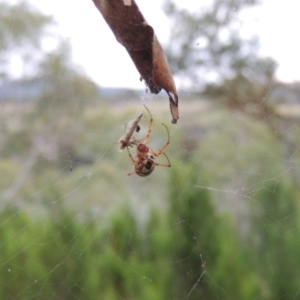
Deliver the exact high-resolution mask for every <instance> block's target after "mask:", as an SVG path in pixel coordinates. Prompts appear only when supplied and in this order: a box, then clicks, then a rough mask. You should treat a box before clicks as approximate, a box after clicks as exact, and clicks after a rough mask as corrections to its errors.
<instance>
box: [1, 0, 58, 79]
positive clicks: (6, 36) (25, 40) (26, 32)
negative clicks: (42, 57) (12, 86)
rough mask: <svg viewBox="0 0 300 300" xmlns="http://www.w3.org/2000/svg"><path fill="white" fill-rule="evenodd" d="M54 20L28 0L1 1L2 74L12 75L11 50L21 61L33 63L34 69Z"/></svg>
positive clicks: (4, 76)
mask: <svg viewBox="0 0 300 300" xmlns="http://www.w3.org/2000/svg"><path fill="white" fill-rule="evenodd" d="M12 20H13V22H12ZM52 24H53V20H52V19H51V17H49V16H45V15H43V14H41V13H40V12H39V11H37V10H36V9H34V8H33V7H31V6H30V5H29V4H28V3H27V2H25V1H20V2H17V3H16V4H14V5H12V4H9V3H8V2H6V1H1V3H0V66H1V67H0V78H4V79H8V78H10V77H11V74H10V70H9V62H10V56H11V54H12V53H14V55H16V54H19V55H20V57H21V59H22V61H24V62H25V61H26V63H30V64H31V71H32V70H33V69H34V68H33V66H34V63H36V60H37V59H36V58H37V57H39V54H40V51H41V49H42V39H41V37H42V36H44V35H45V34H47V30H48V29H49V27H50V26H51V25H52Z"/></svg>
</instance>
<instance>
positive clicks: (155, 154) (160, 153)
mask: <svg viewBox="0 0 300 300" xmlns="http://www.w3.org/2000/svg"><path fill="white" fill-rule="evenodd" d="M162 125H163V126H165V127H166V129H167V133H168V141H167V143H166V144H165V145H164V147H163V148H162V149H161V150H159V152H158V153H155V152H154V151H153V150H152V149H149V151H150V152H151V153H152V154H153V155H154V156H155V157H158V156H160V155H162V154H164V152H165V150H166V149H167V148H168V147H169V145H170V133H169V129H168V127H167V126H166V125H165V124H162Z"/></svg>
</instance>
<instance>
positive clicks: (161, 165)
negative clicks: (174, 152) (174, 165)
mask: <svg viewBox="0 0 300 300" xmlns="http://www.w3.org/2000/svg"><path fill="white" fill-rule="evenodd" d="M162 154H163V155H164V156H165V157H166V159H167V161H168V164H160V163H156V162H152V163H153V165H155V166H157V167H166V168H170V167H171V163H170V160H169V157H168V156H167V154H165V153H164V152H163V153H162Z"/></svg>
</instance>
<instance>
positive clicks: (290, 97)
mask: <svg viewBox="0 0 300 300" xmlns="http://www.w3.org/2000/svg"><path fill="white" fill-rule="evenodd" d="M49 84H51V82H50V81H49V79H46V78H40V79H34V80H33V79H31V80H30V79H27V80H16V81H9V82H4V83H2V84H0V102H2V101H14V102H21V103H26V102H31V101H35V100H37V99H38V98H39V97H40V96H41V95H42V93H43V90H45V88H49ZM144 94H145V89H140V90H138V89H136V90H135V89H127V88H113V87H99V97H101V98H105V99H109V101H128V100H131V99H137V98H141V97H143V95H144ZM179 94H180V95H181V98H186V97H188V95H189V94H188V93H186V92H184V91H181V93H179ZM159 97H166V94H165V93H164V92H161V93H160V94H159ZM268 97H269V98H271V99H272V101H274V102H277V103H278V102H289V103H300V82H295V83H289V84H285V83H280V82H278V83H275V85H273V86H271V87H270V93H269V95H268Z"/></svg>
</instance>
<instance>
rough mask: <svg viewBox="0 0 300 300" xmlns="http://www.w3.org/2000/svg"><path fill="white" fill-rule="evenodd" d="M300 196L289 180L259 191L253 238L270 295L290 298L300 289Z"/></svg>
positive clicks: (258, 261) (273, 297)
mask: <svg viewBox="0 0 300 300" xmlns="http://www.w3.org/2000/svg"><path fill="white" fill-rule="evenodd" d="M299 199H300V195H299V191H298V190H296V189H294V188H293V186H291V185H290V184H288V183H286V182H277V183H271V184H268V185H267V186H266V187H264V188H262V189H260V190H259V191H258V193H257V194H256V195H255V204H257V205H256V206H255V207H258V208H259V209H257V210H256V211H254V212H256V213H255V214H253V231H254V232H253V238H254V239H255V240H257V239H258V250H259V255H257V257H256V260H257V263H258V265H259V269H260V274H261V275H262V277H263V278H268V282H266V281H263V282H264V285H265V289H266V290H268V293H269V298H268V299H279V298H280V299H290V297H291V295H297V294H298V291H299V272H298V269H297V268H295V266H297V265H299V263H300V258H299V250H300V242H299V240H298V237H299V236H300V230H299V228H300V227H299V221H300V216H299V205H298V203H299ZM295 299H296V298H295Z"/></svg>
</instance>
